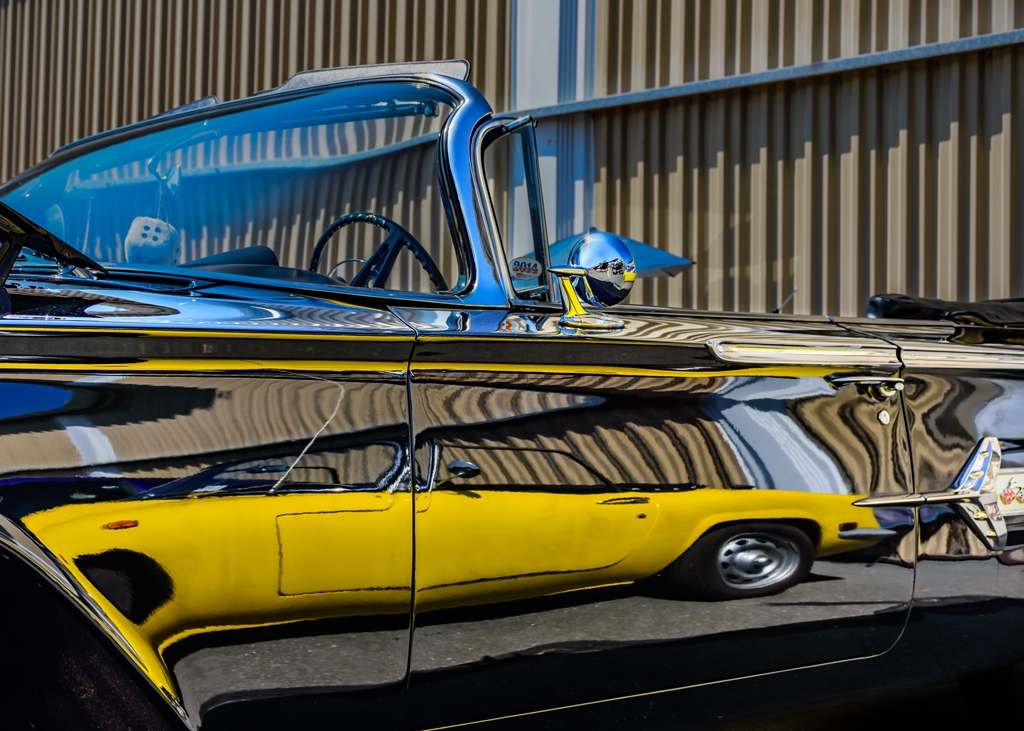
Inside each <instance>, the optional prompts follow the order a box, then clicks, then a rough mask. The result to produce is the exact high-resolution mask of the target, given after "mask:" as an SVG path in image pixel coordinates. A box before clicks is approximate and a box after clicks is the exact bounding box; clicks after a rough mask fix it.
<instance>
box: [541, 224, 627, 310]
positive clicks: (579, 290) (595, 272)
mask: <svg viewBox="0 0 1024 731" xmlns="http://www.w3.org/2000/svg"><path fill="white" fill-rule="evenodd" d="M548 271H549V272H550V273H551V274H553V275H554V276H555V277H557V278H558V284H559V289H560V291H561V295H562V310H563V311H562V319H561V321H560V322H561V325H562V326H563V327H568V328H574V329H593V330H615V329H618V328H620V327H622V323H621V322H620V321H618V320H615V319H612V318H609V317H604V316H603V315H591V314H588V313H587V311H586V310H585V309H583V303H582V302H581V300H585V301H586V302H588V303H589V304H591V305H594V306H596V307H610V306H611V305H614V304H618V303H619V302H621V301H622V300H624V299H625V298H626V295H628V294H629V290H631V289H632V288H633V281H634V280H635V279H636V264H635V263H634V262H633V255H632V254H631V253H630V251H629V247H628V246H626V244H625V242H624V241H622V239H620V238H619V237H618V236H614V235H612V234H608V233H603V232H600V231H594V232H591V233H587V234H584V235H583V236H581V237H580V239H579V241H577V242H576V243H575V244H573V246H572V249H570V250H569V262H568V264H567V265H566V266H562V267H549V268H548Z"/></svg>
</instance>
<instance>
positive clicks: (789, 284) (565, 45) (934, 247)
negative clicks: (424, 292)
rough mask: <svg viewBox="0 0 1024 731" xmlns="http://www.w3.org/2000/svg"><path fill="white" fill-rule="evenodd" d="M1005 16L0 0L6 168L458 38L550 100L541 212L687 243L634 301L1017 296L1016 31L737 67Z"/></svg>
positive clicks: (961, 6) (876, 44) (608, 6)
mask: <svg viewBox="0 0 1024 731" xmlns="http://www.w3.org/2000/svg"><path fill="white" fill-rule="evenodd" d="M514 13H516V14H518V15H516V16H515V17H514ZM528 14H532V15H531V16H530V17H532V18H533V21H531V22H533V25H529V24H528V23H527V22H526V21H525V20H522V18H526V16H527V15H528ZM520 16H521V17H520ZM521 20H522V22H520V21H521ZM545 28H554V29H555V31H552V34H551V35H550V38H549V36H548V35H544V32H543V31H544V29H545ZM1018 28H1024V10H1022V9H1021V5H1020V3H1019V2H1017V1H1016V0H990V1H987V2H955V1H952V0H951V1H950V2H940V1H939V0H935V1H929V0H919V1H918V0H890V1H889V2H868V1H867V0H865V1H864V2H857V1H856V0H842V1H837V2H829V1H828V0H765V2H749V1H747V0H678V1H675V0H559V2H554V1H553V0H517V2H516V3H513V2H512V1H511V0H495V1H494V2H490V1H489V0H447V1H446V0H402V1H401V2H399V1H397V0H396V1H395V2H383V1H381V2H373V1H372V0H351V1H349V0H338V2H331V1H329V0H277V1H274V2H272V1H271V0H253V1H252V2H245V1H243V0H224V2H215V1H214V0H154V2H151V3H133V2H129V1H128V0H83V1H82V2H80V3H71V2H70V0H69V1H67V2H53V3H42V2H37V3H34V2H26V1H24V0H7V1H6V2H5V1H4V0H0V39H2V41H0V103H3V108H4V112H5V113H4V115H3V117H2V118H0V178H3V179H7V178H10V177H11V176H12V175H14V174H15V173H17V172H19V171H21V170H23V169H25V168H26V167H28V166H29V165H30V164H32V163H34V162H36V161H38V160H40V159H42V158H43V157H45V155H46V154H47V153H48V152H49V151H50V150H51V149H52V148H54V147H56V146H57V145H59V144H62V143H64V142H67V141H70V140H72V139H75V138H77V137H80V136H82V135H85V134H89V133H92V132H95V131H99V130H101V129H106V128H109V127H113V126H117V125H120V124H125V123H128V122H131V121H135V120H137V119H141V118H143V117H146V116H149V115H151V114H154V113H157V112H159V111H162V110H164V109H167V108H170V107H173V106H176V105H178V104H181V103H184V102H187V101H190V100H192V99H195V98H198V97H201V96H203V95H205V94H208V93H216V94H217V95H218V96H220V97H221V98H222V99H230V98H237V97H240V96H245V95H248V94H250V93H252V92H254V91H257V90H259V89H263V88H267V87H270V86H274V85H276V84H278V83H280V82H281V81H283V80H284V79H285V78H287V77H288V76H289V75H291V74H292V73H294V72H295V71H299V70H302V69H307V68H315V67H321V66H336V65H346V64H355V63H373V62H383V61H393V60H416V59H431V58H451V57H458V56H463V57H466V58H469V59H470V60H471V61H472V63H473V77H472V79H471V80H472V81H473V82H474V83H475V84H476V85H477V86H479V87H480V88H481V89H482V90H483V91H484V93H485V94H486V95H487V97H488V98H489V99H490V100H491V102H492V103H493V104H494V105H495V107H496V108H497V109H499V110H502V109H507V108H509V106H511V105H516V106H518V107H525V106H531V107H536V106H543V105H545V104H549V105H551V106H549V107H547V108H546V110H545V111H544V113H543V114H541V115H540V116H541V117H543V118H544V120H545V121H543V122H542V124H541V127H540V129H539V134H540V136H541V146H540V149H541V155H542V171H543V174H544V176H545V187H546V190H547V194H546V201H547V204H548V206H549V210H548V220H549V224H550V226H551V228H552V233H554V234H557V235H558V236H562V235H567V234H570V233H573V232H576V231H580V230H582V228H583V227H584V226H586V225H590V224H595V225H598V226H600V227H605V228H609V229H611V230H613V231H617V232H619V233H622V234H626V235H629V236H631V237H633V238H637V239H641V240H644V241H647V242H649V243H652V244H655V245H657V246H660V247H663V248H665V249H668V250H670V251H673V252H675V253H679V254H684V255H687V256H690V257H692V258H694V259H696V261H697V264H696V265H695V266H694V267H693V268H692V269H691V270H690V271H689V272H688V273H685V274H683V275H680V276H678V277H675V278H672V279H661V280H653V281H652V280H647V281H643V282H641V283H640V284H639V285H638V286H637V289H636V292H635V294H634V295H633V296H632V298H631V301H633V302H644V303H656V304H668V305H677V306H679V305H682V306H690V307H699V308H710V309H726V310H754V311H765V310H770V309H772V308H773V307H775V306H776V305H777V304H778V303H779V302H780V301H781V300H782V299H784V298H785V297H786V295H787V294H788V293H789V292H790V291H791V290H792V289H794V288H797V289H798V291H797V293H796V296H795V298H794V300H793V304H792V305H791V306H790V307H791V309H792V310H793V311H796V312H803V313H822V312H824V313H829V314H846V315H851V314H858V313H861V312H863V308H864V305H865V302H866V299H867V297H868V296H869V295H870V294H872V293H874V292H881V291H893V290H897V291H905V292H911V293H918V294H922V295H928V296H939V297H950V298H963V299H981V298H987V297H1007V296H1022V295H1024V254H1021V251H1022V250H1024V246H1022V244H1024V240H1022V235H1021V228H1020V226H1021V223H1020V221H1018V218H1017V216H1016V214H1015V211H1016V209H1017V208H1018V207H1019V206H1020V204H1021V200H1020V199H1021V195H1022V194H1021V190H1022V189H1024V186H1022V185H1021V181H1020V180H1019V179H1018V176H1019V175H1020V173H1019V172H1018V170H1019V169H1020V168H1021V159H1020V158H1021V154H1022V153H1021V146H1020V145H1019V144H1017V143H1016V140H1017V139H1018V138H1019V136H1020V127H1021V118H1022V116H1024V111H1022V110H1020V106H1021V103H1022V101H1021V100H1022V90H1021V89H1020V79H1021V78H1024V76H1022V75H1021V69H1020V68H1019V67H1020V64H1021V58H1020V56H1021V52H1020V50H1019V45H1020V43H1021V39H1019V38H1017V39H1016V40H1008V41H1006V42H1005V43H1004V45H1002V46H1001V47H998V48H988V49H984V50H950V51H949V52H943V53H942V54H941V55H939V56H936V57H934V58H929V59H927V60H916V61H914V60H909V61H908V60H905V59H904V60H900V59H899V58H895V57H894V58H890V59H889V60H887V61H880V62H879V63H877V64H874V65H871V66H869V67H864V68H860V69H856V70H852V69H851V70H848V71H844V72H842V73H835V74H830V75H825V76H818V77H813V78H808V77H806V75H805V76H804V77H802V78H794V79H788V80H784V79H778V80H775V81H772V82H770V83H765V82H757V83H755V82H756V79H755V78H753V77H751V79H750V80H745V79H744V77H745V76H746V75H752V74H758V73H763V72H766V71H771V70H786V71H796V72H799V71H800V70H801V69H806V68H808V65H809V64H813V63H816V62H822V61H824V62H828V61H830V60H835V59H854V58H862V57H865V56H866V55H867V54H878V53H889V52H893V51H897V50H899V49H907V48H921V47H926V46H927V45H928V44H935V43H945V42H950V41H955V40H957V39H963V38H979V39H983V38H985V37H990V36H992V34H996V35H998V34H1005V33H1007V32H1010V31H1013V30H1014V29H1018ZM517 29H518V30H517ZM541 36H543V38H542V37H541ZM535 67H536V68H535ZM556 72H557V73H556ZM798 75H799V74H798ZM721 79H734V80H735V81H736V83H735V84H734V88H731V89H724V90H723V89H718V90H714V89H711V90H707V91H701V92H696V93H689V92H687V91H686V90H685V88H684V86H680V85H686V84H692V83H701V82H702V81H714V80H721ZM545 84H549V85H550V86H551V88H550V89H547V88H546V87H545V86H544V85H545ZM664 87H677V88H678V90H679V93H678V94H675V95H674V96H673V98H671V99H666V100H661V101H657V102H646V103H642V102H636V101H634V102H630V103H628V104H627V103H626V101H625V100H624V101H623V103H622V104H621V105H619V106H616V107H613V108H607V109H603V110H593V111H588V112H585V113H581V114H575V115H573V114H568V113H566V112H562V111H559V109H558V105H560V104H565V103H569V102H572V101H574V100H577V101H578V100H584V99H590V98H600V97H603V96H606V95H611V94H620V93H636V92H638V91H642V90H645V89H654V88H664ZM548 91H550V94H548ZM553 157H554V158H557V161H556V162H554V164H551V165H545V164H544V161H545V160H549V161H550V160H552V159H553Z"/></svg>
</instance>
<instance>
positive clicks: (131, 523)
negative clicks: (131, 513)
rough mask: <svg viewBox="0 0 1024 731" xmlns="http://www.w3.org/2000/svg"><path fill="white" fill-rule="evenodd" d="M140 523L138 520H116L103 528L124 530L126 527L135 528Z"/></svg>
mask: <svg viewBox="0 0 1024 731" xmlns="http://www.w3.org/2000/svg"><path fill="white" fill-rule="evenodd" d="M138 524H139V521H137V520H115V521H114V522H113V523H107V524H106V525H105V526H103V530H124V529H125V528H134V527H135V526H137V525H138Z"/></svg>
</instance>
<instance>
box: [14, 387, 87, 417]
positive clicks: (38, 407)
mask: <svg viewBox="0 0 1024 731" xmlns="http://www.w3.org/2000/svg"><path fill="white" fill-rule="evenodd" d="M73 396H74V392H73V391H72V390H70V389H67V388H59V387H57V386H39V385H36V384H31V383H5V384H3V387H2V388H0V419H10V418H12V417H16V416H28V415H29V414H36V413H45V412H47V411H55V410H57V409H60V408H63V407H64V406H67V404H68V403H69V402H70V401H71V398H72V397H73Z"/></svg>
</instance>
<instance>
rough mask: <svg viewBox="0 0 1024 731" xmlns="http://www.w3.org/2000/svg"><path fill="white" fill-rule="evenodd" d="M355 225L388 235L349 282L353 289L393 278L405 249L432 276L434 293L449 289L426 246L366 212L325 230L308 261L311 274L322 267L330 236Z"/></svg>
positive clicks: (343, 219) (387, 221)
mask: <svg viewBox="0 0 1024 731" xmlns="http://www.w3.org/2000/svg"><path fill="white" fill-rule="evenodd" d="M352 223H368V224H370V225H371V226H376V227H377V228H382V229H384V230H385V231H387V232H388V235H387V238H386V239H384V240H383V241H382V242H381V243H380V246H378V247H377V249H376V250H375V251H374V252H373V254H371V255H370V258H369V259H367V260H366V263H365V264H363V266H362V267H361V268H360V269H359V271H358V273H356V275H355V276H354V277H353V278H352V281H351V282H349V283H348V284H349V285H350V286H352V287H367V286H370V283H371V282H372V283H373V285H374V286H376V285H377V283H378V282H386V281H387V278H388V277H389V276H390V275H391V270H392V269H393V268H394V266H395V262H396V261H398V255H399V254H400V253H401V252H402V249H408V250H409V251H410V252H412V255H413V256H415V257H416V261H418V262H419V263H420V266H422V267H423V270H424V271H425V272H426V273H427V276H428V277H430V282H431V283H432V284H433V285H434V291H435V292H444V291H445V290H447V289H448V285H447V284H446V283H445V281H444V276H443V275H442V274H441V270H440V269H438V268H437V264H435V263H434V260H433V259H431V258H430V254H428V253H427V250H426V249H424V248H423V244H421V243H420V242H419V241H417V240H416V238H415V237H414V236H413V235H412V234H411V233H409V232H408V231H406V230H405V229H404V228H402V227H401V226H399V225H398V224H397V223H395V222H394V221H392V220H391V219H390V218H388V217H387V216H381V215H380V214H377V213H369V212H366V211H364V212H362V213H348V214H346V215H344V216H342V217H341V218H339V219H338V220H337V221H335V222H334V223H332V224H331V225H330V226H328V227H327V228H326V229H325V230H324V232H323V234H322V235H321V236H320V239H319V240H318V241H317V242H316V246H314V247H313V256H312V257H310V260H309V271H311V272H315V271H316V269H317V266H319V264H320V257H321V256H323V253H324V249H325V248H326V247H327V242H328V241H330V240H331V237H332V236H334V234H336V233H337V232H338V231H340V230H341V229H343V228H345V227H346V226H348V225H349V224H352Z"/></svg>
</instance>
